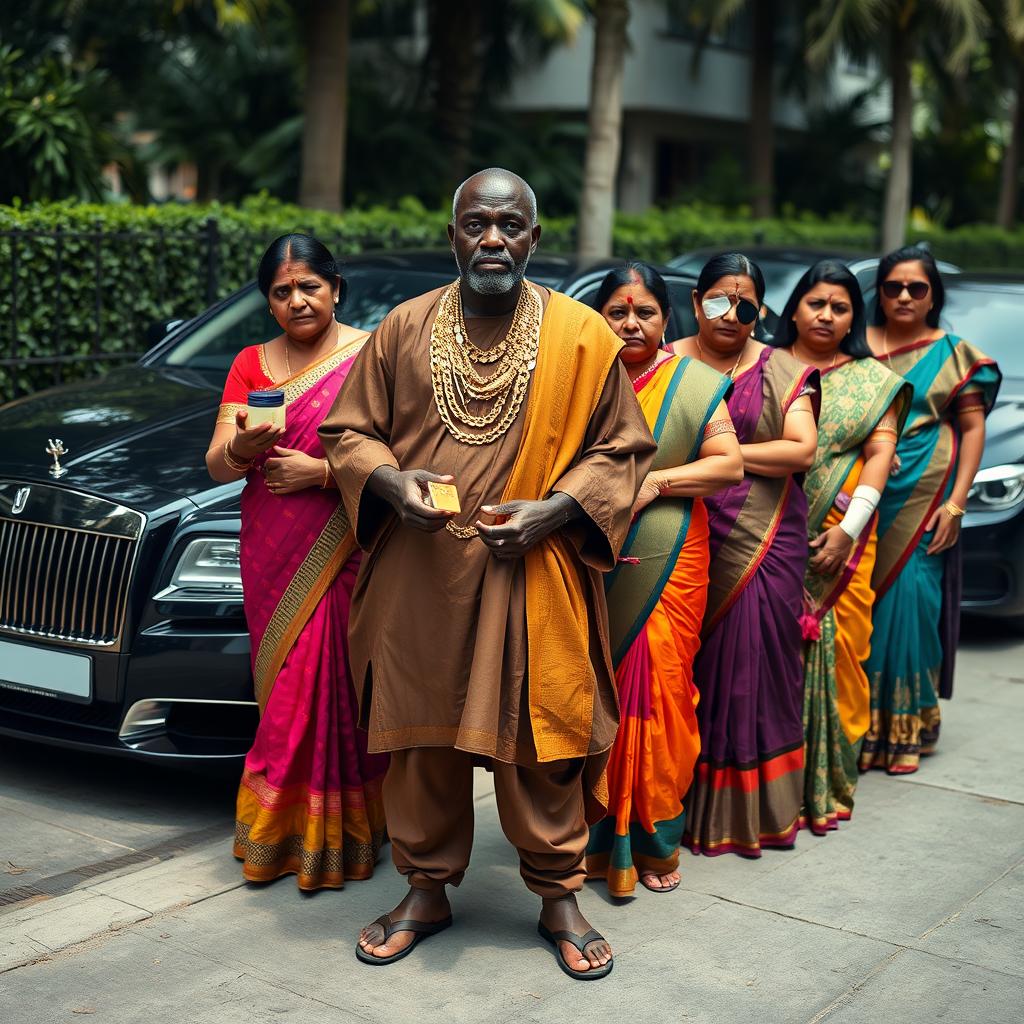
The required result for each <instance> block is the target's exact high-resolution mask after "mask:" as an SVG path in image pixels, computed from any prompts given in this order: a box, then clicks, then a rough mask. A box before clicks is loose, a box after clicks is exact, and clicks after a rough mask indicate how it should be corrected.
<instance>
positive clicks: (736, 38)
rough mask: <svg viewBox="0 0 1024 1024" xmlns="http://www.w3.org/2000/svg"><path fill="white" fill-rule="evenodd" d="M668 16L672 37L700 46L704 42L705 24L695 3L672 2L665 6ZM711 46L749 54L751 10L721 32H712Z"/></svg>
mask: <svg viewBox="0 0 1024 1024" xmlns="http://www.w3.org/2000/svg"><path fill="white" fill-rule="evenodd" d="M665 8H666V14H667V16H668V26H667V32H668V35H669V36H671V37H672V38H674V39H681V40H685V41H686V42H690V43H696V42H699V41H700V40H701V39H702V38H704V32H705V28H704V23H703V18H702V16H701V14H700V13H699V11H698V8H697V6H696V4H694V2H693V0H668V2H667V3H666V4H665ZM706 43H707V45H708V46H717V47H721V48H722V49H728V50H749V49H750V44H751V20H750V12H749V10H742V11H740V12H739V13H737V14H736V15H735V17H733V18H731V19H730V20H729V23H728V24H727V25H726V26H725V28H724V29H722V30H721V31H719V32H711V33H709V34H708V36H707V38H706Z"/></svg>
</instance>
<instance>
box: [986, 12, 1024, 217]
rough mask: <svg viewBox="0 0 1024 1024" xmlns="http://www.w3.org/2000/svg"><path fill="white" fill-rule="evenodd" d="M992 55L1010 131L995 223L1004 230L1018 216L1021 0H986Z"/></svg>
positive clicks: (1022, 120) (1022, 111)
mask: <svg viewBox="0 0 1024 1024" xmlns="http://www.w3.org/2000/svg"><path fill="white" fill-rule="evenodd" d="M986 6H987V7H988V9H989V17H990V18H991V20H992V28H993V31H992V32H991V33H990V39H991V43H992V50H993V59H994V61H995V64H996V66H997V69H999V70H1001V71H1003V74H1004V75H1005V77H1006V79H1008V80H1009V81H1008V85H1009V92H1010V118H1009V125H1008V129H1009V134H1008V136H1007V140H1006V146H1005V148H1004V149H1003V161H1002V166H1001V167H1000V175H999V200H998V203H997V206H996V224H997V225H998V226H999V227H1001V228H1004V229H1006V230H1007V231H1009V230H1010V228H1012V227H1013V225H1014V222H1015V221H1016V219H1017V200H1018V196H1019V193H1020V161H1021V148H1022V145H1024V139H1022V136H1024V0H988V3H987V4H986Z"/></svg>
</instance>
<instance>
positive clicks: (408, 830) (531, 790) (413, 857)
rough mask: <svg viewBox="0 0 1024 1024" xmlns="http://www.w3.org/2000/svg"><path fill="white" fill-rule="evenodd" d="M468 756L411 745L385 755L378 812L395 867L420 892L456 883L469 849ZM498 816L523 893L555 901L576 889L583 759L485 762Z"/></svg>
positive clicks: (581, 872)
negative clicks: (516, 861)
mask: <svg viewBox="0 0 1024 1024" xmlns="http://www.w3.org/2000/svg"><path fill="white" fill-rule="evenodd" d="M474 761H477V762H479V758H475V757H474V755H472V754H467V753H465V752H464V751H462V750H455V749H454V748H452V747H413V748H412V749H410V750H396V751H393V752H392V754H391V766H390V767H389V769H388V773H387V776H386V777H385V779H384V811H385V814H386V816H387V823H388V834H389V835H390V837H391V850H392V856H393V857H394V861H395V867H397V868H398V870H399V872H400V873H401V874H403V875H405V876H406V877H407V878H408V879H409V884H410V885H414V886H416V887H417V888H420V889H430V888H434V887H435V886H440V885H458V884H459V883H460V882H461V881H462V877H463V875H464V874H465V873H466V868H467V867H469V854H470V851H471V850H472V847H473V764H474ZM492 767H493V771H494V795H495V798H496V800H497V804H498V817H499V818H500V819H501V827H502V830H503V831H504V833H505V835H506V837H507V838H508V841H509V842H510V843H512V845H513V846H515V848H516V849H517V850H518V851H519V871H520V873H521V874H522V876H523V880H524V881H525V882H526V885H527V887H528V888H529V889H531V890H532V891H533V892H535V893H536V894H537V895H538V896H540V897H542V898H544V899H557V898H558V897H560V896H565V895H566V894H568V893H571V892H578V891H579V890H580V889H581V888H583V880H584V878H585V877H586V867H585V864H584V854H585V852H586V848H587V837H588V830H587V824H586V821H585V819H584V810H583V785H582V778H583V760H582V759H581V758H580V759H575V760H569V761H552V762H550V763H547V764H541V765H538V766H537V767H536V768H523V767H521V766H520V765H514V764H504V763H502V762H500V761H494V762H492Z"/></svg>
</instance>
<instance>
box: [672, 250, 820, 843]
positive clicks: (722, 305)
mask: <svg viewBox="0 0 1024 1024" xmlns="http://www.w3.org/2000/svg"><path fill="white" fill-rule="evenodd" d="M763 299H764V277H763V276H762V274H761V271H760V269H759V268H758V266H757V265H756V264H755V263H753V262H752V261H751V260H749V259H747V257H746V256H743V255H742V254H740V253H725V254H723V255H720V256H715V257H714V258H713V259H711V260H710V261H709V262H708V263H707V264H706V265H705V267H704V269H703V270H702V271H701V273H700V277H699V278H698V280H697V287H696V289H695V290H694V293H693V305H694V311H695V313H696V316H697V326H698V331H697V334H696V335H694V336H693V337H690V338H683V339H681V340H679V341H677V342H675V343H674V344H673V346H672V349H673V351H674V352H675V354H676V355H679V356H688V357H689V358H691V359H696V360H698V361H700V362H703V363H706V364H707V365H708V366H710V367H711V368H712V369H714V370H718V372H719V373H724V374H727V375H728V376H729V377H730V378H731V379H732V382H733V389H732V394H731V395H730V396H729V399H728V407H729V413H730V415H731V416H732V421H733V423H734V424H735V427H736V433H737V435H738V437H739V443H740V453H741V454H742V456H743V463H744V477H743V480H742V481H741V482H740V483H738V484H736V485H735V486H734V487H730V488H728V489H727V490H724V491H719V492H718V493H717V494H712V495H710V496H709V497H707V498H705V499H704V500H705V504H706V505H707V508H708V526H709V530H710V534H711V567H710V583H709V587H708V606H707V611H706V612H705V615H704V626H703V639H702V643H701V650H700V653H699V654H698V655H697V660H696V662H695V664H694V671H693V674H694V681H695V683H696V685H697V689H698V691H699V692H700V703H699V704H698V705H697V719H698V722H699V725H700V742H701V753H700V761H699V763H698V766H697V777H696V779H695V780H694V783H693V787H692V789H691V790H690V795H689V797H688V799H687V801H686V810H687V817H686V832H685V836H684V840H683V841H684V843H685V844H686V845H688V846H689V847H690V848H691V849H692V850H693V852H694V853H705V854H711V855H714V854H720V853H729V852H732V853H739V854H743V855H745V856H749V857H758V856H760V855H761V849H762V847H764V846H791V845H792V844H793V842H794V840H795V838H796V832H797V827H798V822H799V817H800V804H801V797H802V793H803V767H804V750H803V745H804V729H803V715H802V712H803V666H802V664H801V661H800V653H801V636H800V623H799V618H800V614H801V608H802V603H803V579H804V570H805V569H806V567H807V500H806V498H805V497H804V493H803V490H802V489H801V482H802V477H803V474H804V473H805V472H806V471H807V469H809V468H810V465H811V463H812V462H813V461H814V454H815V450H816V447H817V429H816V420H817V401H818V371H817V370H816V369H814V368H813V367H811V366H804V365H803V364H802V363H799V362H797V360H795V359H794V358H793V357H792V356H791V355H789V353H788V352H783V351H781V350H779V349H774V348H769V347H768V346H766V345H763V344H761V343H760V342H758V341H755V340H754V338H753V331H754V326H755V324H756V323H757V321H758V315H759V313H760V310H761V303H762V301H763Z"/></svg>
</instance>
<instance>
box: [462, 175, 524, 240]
mask: <svg viewBox="0 0 1024 1024" xmlns="http://www.w3.org/2000/svg"><path fill="white" fill-rule="evenodd" d="M464 195H465V196H467V197H468V196H472V197H474V198H475V197H477V196H478V195H483V196H486V197H487V198H488V199H490V198H492V197H493V198H500V199H503V200H504V201H505V202H507V203H509V204H514V205H516V206H517V207H518V208H519V209H520V210H521V211H522V213H523V215H524V217H525V218H526V220H527V223H528V224H529V225H530V227H533V226H534V225H535V224H536V223H537V196H536V195H535V194H534V191H533V189H532V188H530V184H529V182H528V181H526V180H525V179H524V178H521V177H519V175H518V174H516V173H515V172H514V171H508V170H506V169H505V168H504V167H488V168H487V169H486V170H483V171H477V172H476V174H471V175H470V176H469V177H468V178H467V179H466V180H465V181H464V182H463V183H462V184H461V185H460V186H459V187H458V188H457V189H456V190H455V196H454V197H453V199H452V222H453V223H454V222H455V220H456V219H457V218H458V215H459V203H460V202H461V201H462V198H463V196H464Z"/></svg>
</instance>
